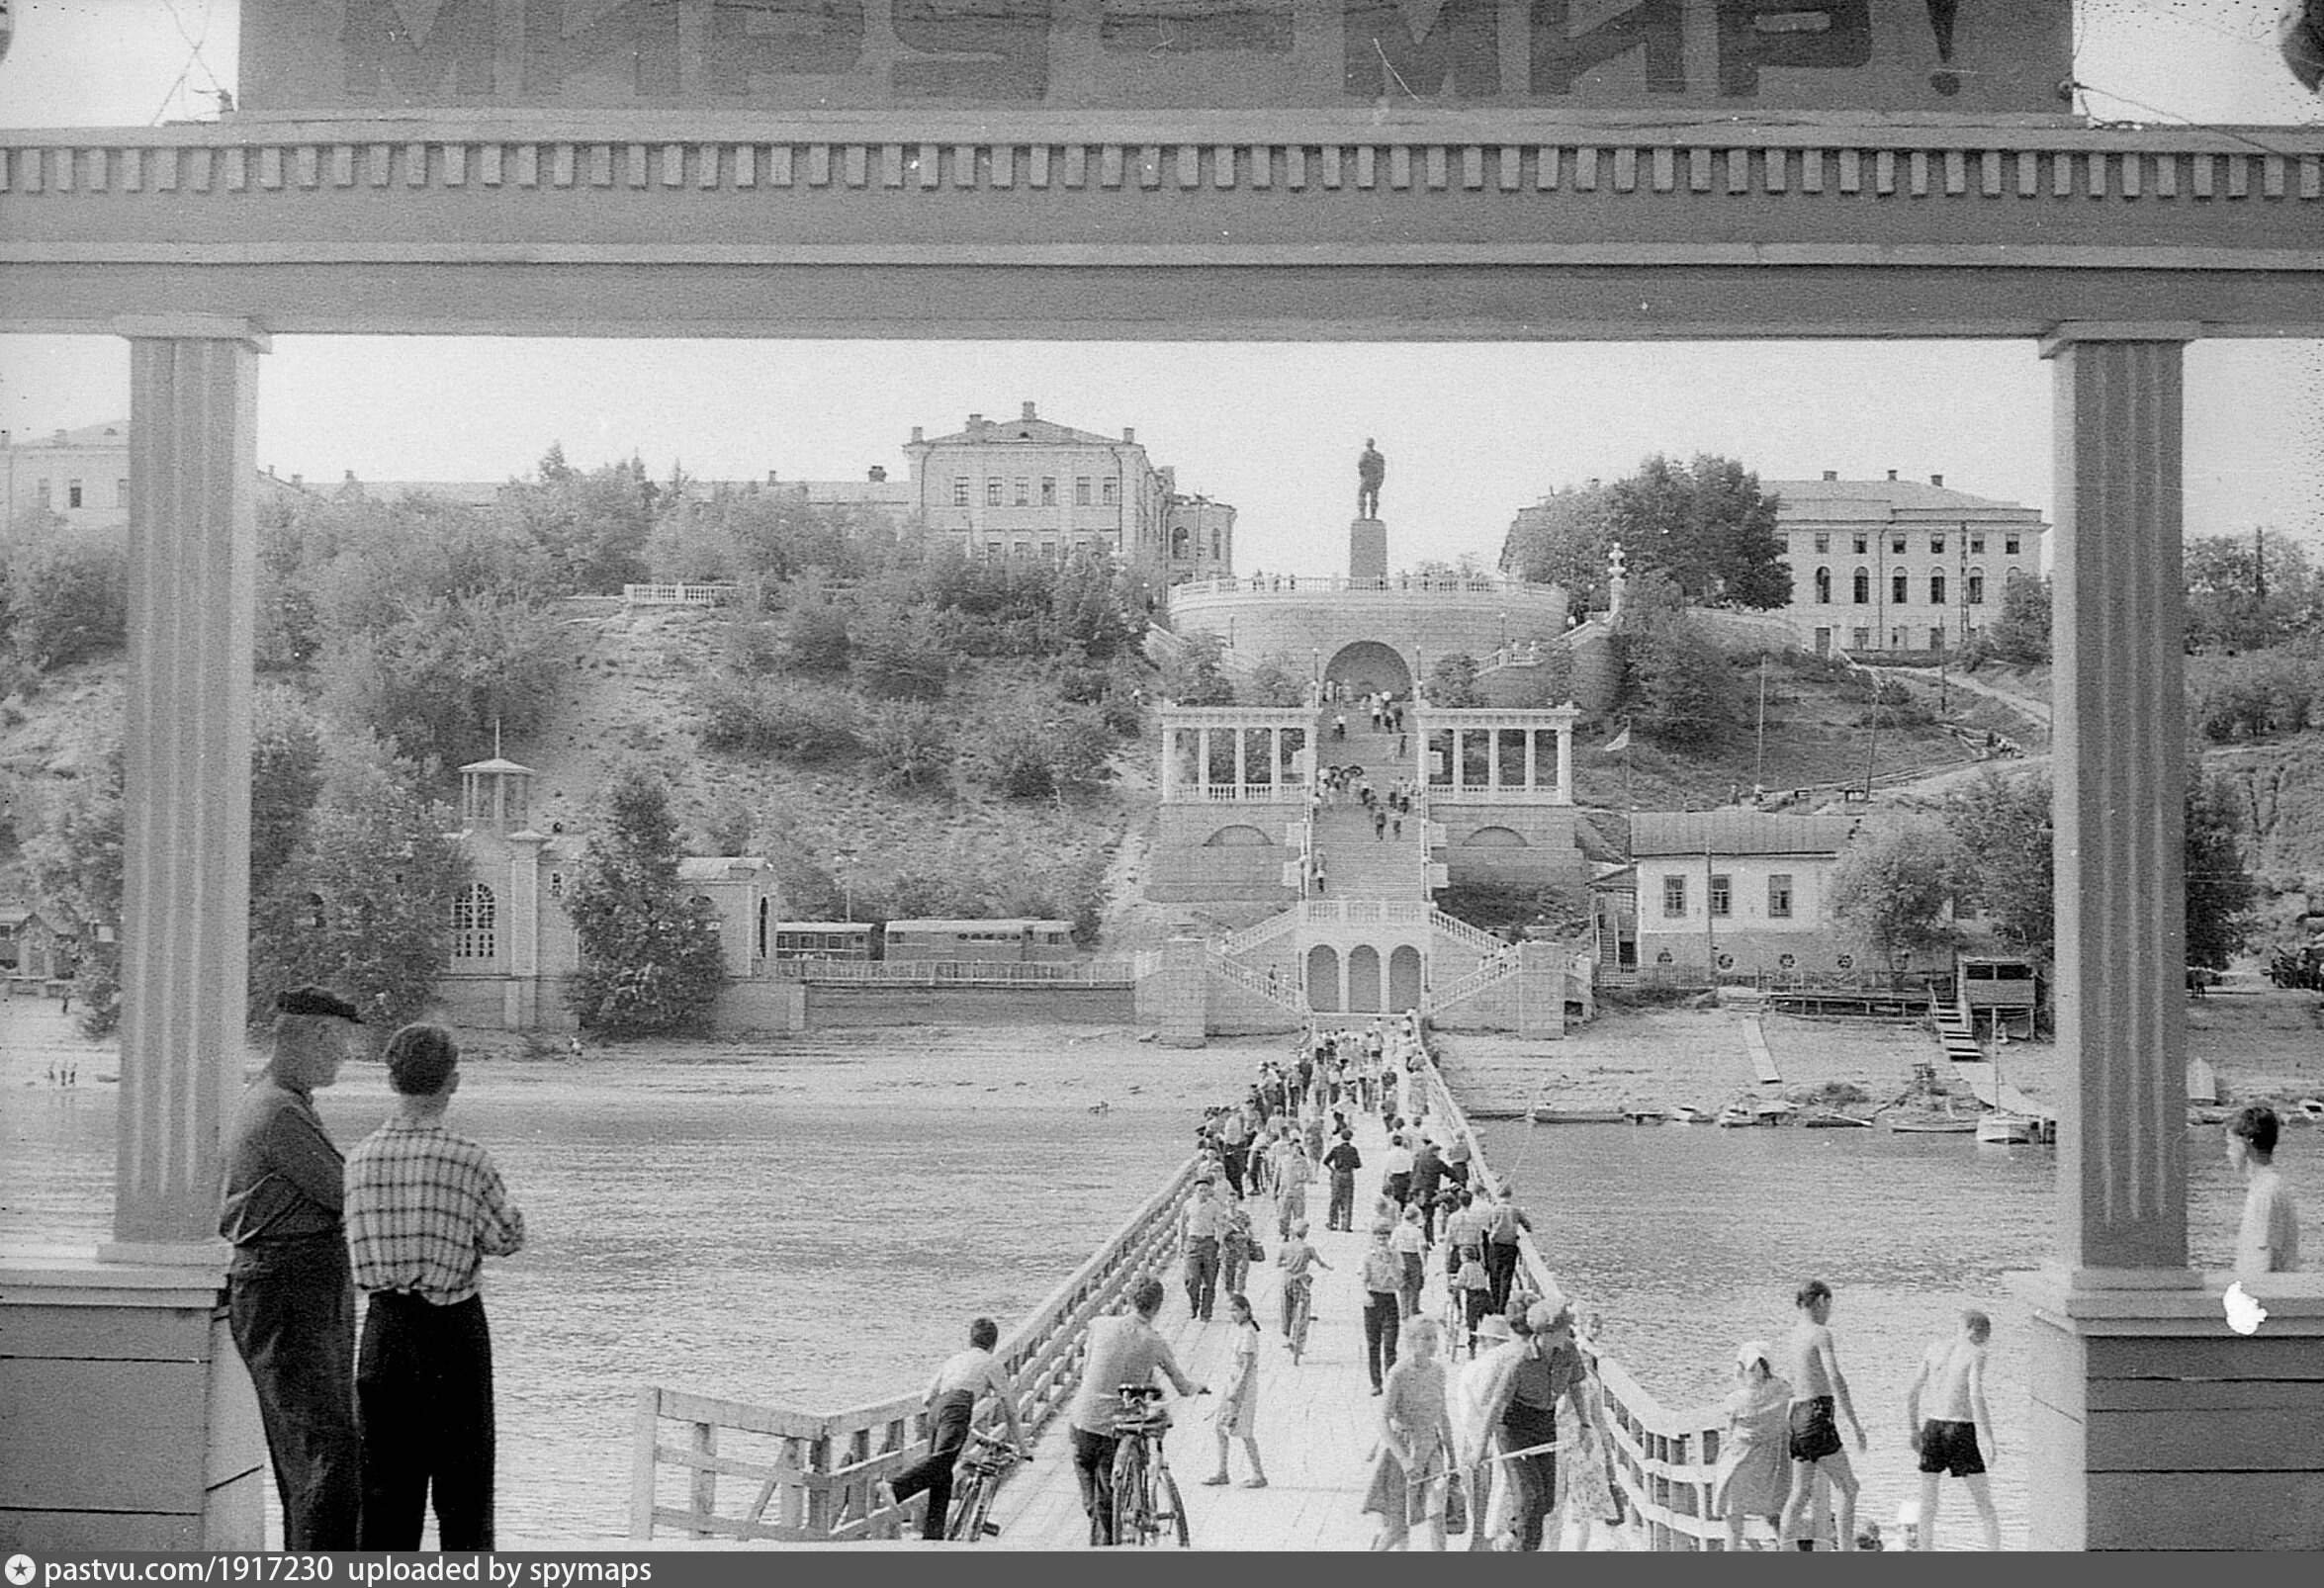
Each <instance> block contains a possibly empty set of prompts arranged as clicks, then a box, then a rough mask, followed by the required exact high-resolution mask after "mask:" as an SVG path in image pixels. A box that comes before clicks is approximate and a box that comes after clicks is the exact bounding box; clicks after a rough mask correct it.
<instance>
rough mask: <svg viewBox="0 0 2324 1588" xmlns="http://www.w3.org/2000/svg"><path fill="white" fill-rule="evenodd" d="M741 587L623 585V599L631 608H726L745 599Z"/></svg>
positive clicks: (734, 585) (721, 585)
mask: <svg viewBox="0 0 2324 1588" xmlns="http://www.w3.org/2000/svg"><path fill="white" fill-rule="evenodd" d="M742 594H743V587H742V586H741V585H740V584H624V585H623V586H622V587H621V599H622V600H623V602H625V603H626V604H628V605H630V606H725V605H726V604H727V603H729V602H730V601H738V600H741V599H742Z"/></svg>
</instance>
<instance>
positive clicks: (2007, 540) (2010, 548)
mask: <svg viewBox="0 0 2324 1588" xmlns="http://www.w3.org/2000/svg"><path fill="white" fill-rule="evenodd" d="M2002 555H2003V556H2005V557H2015V556H2016V555H2017V537H2016V536H2014V535H2005V536H2003V537H2002Z"/></svg>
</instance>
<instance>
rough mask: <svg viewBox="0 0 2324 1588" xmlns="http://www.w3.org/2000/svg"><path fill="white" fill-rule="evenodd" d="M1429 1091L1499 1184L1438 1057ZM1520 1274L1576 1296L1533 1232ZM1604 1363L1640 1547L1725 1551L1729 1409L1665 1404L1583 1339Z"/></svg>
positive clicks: (1487, 1177) (1531, 1284) (1609, 1410)
mask: <svg viewBox="0 0 2324 1588" xmlns="http://www.w3.org/2000/svg"><path fill="white" fill-rule="evenodd" d="M1426 1074H1427V1077H1428V1080H1427V1086H1426V1096H1427V1099H1428V1111H1429V1115H1430V1117H1432V1118H1434V1119H1437V1120H1439V1121H1442V1122H1443V1123H1442V1124H1440V1125H1439V1127H1438V1128H1439V1131H1440V1133H1441V1132H1442V1131H1443V1130H1444V1129H1445V1128H1446V1127H1447V1126H1449V1127H1450V1130H1451V1132H1452V1134H1453V1135H1455V1136H1457V1137H1458V1138H1459V1139H1460V1140H1462V1141H1464V1142H1466V1143H1467V1144H1468V1146H1469V1158H1470V1162H1471V1164H1472V1165H1473V1166H1475V1178H1476V1181H1477V1183H1478V1184H1479V1185H1481V1186H1483V1187H1485V1188H1487V1189H1494V1188H1497V1187H1498V1186H1499V1185H1500V1179H1499V1177H1498V1176H1497V1175H1495V1174H1494V1172H1493V1170H1492V1168H1491V1166H1490V1164H1489V1163H1488V1162H1487V1161H1486V1158H1485V1153H1484V1144H1483V1143H1482V1142H1481V1141H1479V1140H1478V1139H1477V1137H1476V1128H1475V1125H1473V1124H1472V1123H1471V1122H1470V1119H1469V1115H1468V1114H1467V1113H1466V1112H1465V1111H1464V1110H1463V1109H1462V1107H1461V1104H1460V1103H1459V1102H1458V1101H1457V1100H1456V1099H1455V1098H1454V1097H1453V1093H1452V1089H1451V1088H1450V1087H1448V1086H1447V1085H1446V1084H1445V1079H1444V1074H1443V1072H1442V1071H1440V1070H1439V1069H1438V1068H1437V1066H1436V1062H1435V1059H1434V1057H1433V1056H1431V1057H1430V1059H1429V1060H1428V1063H1427V1067H1426ZM1517 1274H1518V1277H1519V1280H1520V1282H1521V1283H1522V1284H1523V1285H1524V1286H1525V1287H1526V1288H1527V1289H1530V1290H1531V1291H1533V1293H1535V1294H1536V1295H1557V1296H1564V1297H1566V1299H1568V1300H1570V1301H1573V1302H1574V1306H1575V1310H1576V1312H1579V1311H1580V1310H1581V1307H1580V1303H1579V1301H1578V1300H1577V1299H1576V1298H1574V1297H1573V1296H1572V1295H1571V1294H1570V1293H1569V1292H1568V1291H1567V1290H1566V1289H1565V1287H1564V1285H1562V1284H1560V1283H1559V1282H1558V1280H1557V1277H1556V1276H1555V1275H1553V1274H1552V1273H1551V1272H1550V1265H1549V1263H1548V1262H1547V1261H1546V1260H1545V1259H1544V1258H1543V1257H1542V1254H1541V1248H1540V1247H1538V1246H1536V1245H1535V1244H1534V1240H1533V1234H1532V1232H1531V1231H1529V1230H1528V1231H1521V1232H1520V1233H1519V1235H1518V1237H1517ZM1581 1349H1582V1350H1584V1351H1586V1352H1588V1353H1589V1355H1590V1358H1591V1360H1592V1361H1593V1362H1594V1363H1595V1364H1596V1366H1597V1371H1598V1386H1599V1389H1600V1391H1601V1399H1602V1401H1603V1403H1604V1406H1605V1414H1604V1418H1603V1420H1602V1421H1601V1423H1600V1424H1599V1427H1598V1434H1599V1437H1601V1438H1602V1439H1604V1440H1605V1441H1606V1442H1607V1448H1608V1449H1609V1450H1610V1451H1611V1452H1612V1453H1613V1457H1614V1475H1615V1481H1616V1482H1618V1483H1619V1484H1620V1485H1621V1486H1622V1491H1623V1497H1624V1499H1625V1500H1626V1501H1627V1502H1628V1506H1627V1515H1628V1517H1629V1519H1630V1520H1629V1521H1628V1522H1627V1523H1626V1524H1625V1526H1627V1527H1629V1528H1631V1529H1633V1530H1635V1536H1636V1538H1637V1540H1638V1542H1639V1544H1640V1546H1641V1547H1643V1548H1647V1549H1661V1550H1688V1549H1707V1548H1724V1547H1725V1543H1726V1538H1727V1524H1726V1522H1725V1521H1724V1520H1722V1519H1721V1518H1720V1517H1719V1516H1718V1515H1717V1513H1716V1511H1715V1508H1714V1507H1713V1505H1712V1503H1711V1494H1712V1490H1713V1488H1714V1486H1715V1483H1716V1469H1717V1466H1718V1461H1719V1441H1720V1438H1721V1435H1722V1433H1723V1431H1724V1430H1725V1428H1726V1426H1727V1414H1726V1412H1725V1411H1724V1410H1723V1409H1721V1408H1719V1407H1716V1406H1713V1407H1682V1408H1679V1409H1677V1410H1672V1409H1670V1408H1667V1407H1664V1406H1663V1405H1662V1404H1661V1403H1660V1402H1659V1401H1657V1400H1655V1399H1654V1396H1653V1395H1652V1394H1650V1393H1649V1392H1648V1391H1647V1390H1646V1388H1645V1387H1644V1386H1643V1385H1641V1384H1640V1383H1639V1382H1638V1380H1637V1379H1636V1378H1635V1377H1633V1376H1632V1375H1631V1373H1630V1371H1629V1369H1628V1368H1626V1367H1623V1366H1622V1364H1621V1363H1620V1362H1619V1361H1617V1360H1616V1359H1615V1358H1614V1357H1613V1355H1612V1354H1610V1353H1608V1352H1606V1351H1604V1350H1602V1349H1600V1348H1599V1347H1598V1346H1597V1345H1595V1344H1594V1343H1591V1342H1587V1341H1584V1342H1582V1343H1581Z"/></svg>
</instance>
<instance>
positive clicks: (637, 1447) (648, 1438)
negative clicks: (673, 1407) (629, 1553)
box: [629, 1385, 662, 1540]
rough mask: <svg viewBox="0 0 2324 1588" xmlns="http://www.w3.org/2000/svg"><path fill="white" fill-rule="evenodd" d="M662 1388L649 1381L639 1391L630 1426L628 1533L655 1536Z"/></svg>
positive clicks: (636, 1536) (635, 1535)
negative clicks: (656, 1469) (656, 1462)
mask: <svg viewBox="0 0 2324 1588" xmlns="http://www.w3.org/2000/svg"><path fill="white" fill-rule="evenodd" d="M661 1424H662V1391H661V1390H659V1389H656V1388H654V1387H653V1386H652V1385H648V1386H647V1387H646V1388H644V1389H641V1390H639V1391H638V1409H637V1413H636V1416H635V1419H634V1421H633V1423H632V1426H631V1434H630V1466H629V1536H630V1537H631V1538H633V1539H641V1540H643V1539H651V1538H653V1537H654V1449H655V1445H656V1443H657V1441H659V1440H660V1438H661Z"/></svg>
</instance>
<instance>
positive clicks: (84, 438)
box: [0, 419, 130, 529]
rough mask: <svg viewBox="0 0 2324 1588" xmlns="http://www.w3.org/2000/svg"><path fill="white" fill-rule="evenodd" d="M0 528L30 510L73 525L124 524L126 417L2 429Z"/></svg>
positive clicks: (126, 499)
mask: <svg viewBox="0 0 2324 1588" xmlns="http://www.w3.org/2000/svg"><path fill="white" fill-rule="evenodd" d="M0 500H5V501H6V503H7V510H6V513H5V514H4V515H0V529H5V528H6V527H7V526H8V525H9V524H13V523H15V522H16V521H17V519H19V518H21V517H23V516H24V515H25V514H27V513H31V512H36V511H37V512H45V513H53V514H55V515H56V516H57V517H58V518H61V519H63V520H64V522H65V525H66V526H67V527H68V528H72V529H122V528H125V527H127V526H128V524H129V521H130V425H129V421H128V420H127V419H117V420H115V421H113V422H112V423H110V424H88V425H83V426H81V427H80V428H79V429H77V430H56V431H52V432H50V433H49V434H48V435H46V436H44V437H40V438H37V439H36V438H34V437H30V436H15V435H11V434H9V432H7V431H5V430H0Z"/></svg>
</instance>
